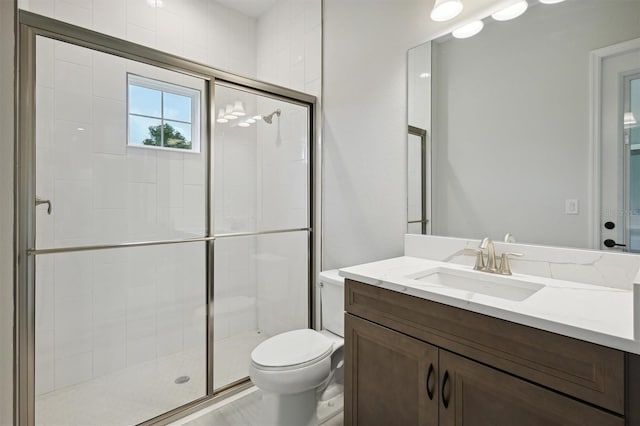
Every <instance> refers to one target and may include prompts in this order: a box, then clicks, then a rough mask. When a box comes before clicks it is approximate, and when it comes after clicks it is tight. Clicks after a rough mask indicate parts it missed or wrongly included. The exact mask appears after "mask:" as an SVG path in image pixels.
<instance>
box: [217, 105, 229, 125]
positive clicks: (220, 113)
mask: <svg viewBox="0 0 640 426" xmlns="http://www.w3.org/2000/svg"><path fill="white" fill-rule="evenodd" d="M216 122H217V123H228V122H229V120H227V119H226V118H224V108H220V111H218V119H217V120H216Z"/></svg>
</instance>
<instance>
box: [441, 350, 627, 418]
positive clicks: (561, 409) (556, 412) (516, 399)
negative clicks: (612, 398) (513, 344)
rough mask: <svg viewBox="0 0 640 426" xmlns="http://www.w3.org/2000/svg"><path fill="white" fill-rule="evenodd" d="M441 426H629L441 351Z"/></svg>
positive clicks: (595, 409) (600, 412) (587, 407)
mask: <svg viewBox="0 0 640 426" xmlns="http://www.w3.org/2000/svg"><path fill="white" fill-rule="evenodd" d="M439 376H440V388H439V389H438V391H439V393H440V410H439V414H440V425H443V426H454V425H455V426H513V425H518V426H623V425H624V420H623V419H622V417H618V416H616V415H613V414H610V413H608V412H605V411H602V410H599V409H597V408H594V407H592V406H589V405H587V404H583V403H581V402H578V401H576V400H575V399H572V398H569V397H566V396H563V395H561V394H558V393H556V392H554V391H551V390H547V389H545V388H542V387H540V386H537V385H534V384H531V383H529V382H526V381H524V380H522V379H519V378H517V377H514V376H511V375H509V374H507V373H503V372H501V371H499V370H495V369H493V368H490V367H487V366H484V365H482V364H479V363H477V362H474V361H471V360H469V359H467V358H463V357H460V356H458V355H455V354H452V353H451V352H447V351H445V350H442V349H440V371H439Z"/></svg>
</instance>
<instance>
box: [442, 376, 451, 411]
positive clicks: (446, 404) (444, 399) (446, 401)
mask: <svg viewBox="0 0 640 426" xmlns="http://www.w3.org/2000/svg"><path fill="white" fill-rule="evenodd" d="M445 387H446V388H447V395H446V396H445V392H444V388H445ZM449 394H450V391H449V371H448V370H445V372H444V377H443V378H442V389H441V395H442V405H444V408H449V396H450V395H449Z"/></svg>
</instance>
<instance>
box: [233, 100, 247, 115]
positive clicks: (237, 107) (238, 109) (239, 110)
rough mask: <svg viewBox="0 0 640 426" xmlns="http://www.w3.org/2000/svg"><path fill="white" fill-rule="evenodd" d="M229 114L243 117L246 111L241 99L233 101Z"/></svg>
mask: <svg viewBox="0 0 640 426" xmlns="http://www.w3.org/2000/svg"><path fill="white" fill-rule="evenodd" d="M231 114H233V115H235V116H237V117H244V116H245V115H246V113H245V112H244V105H243V104H242V101H235V102H234V103H233V111H232V112H231Z"/></svg>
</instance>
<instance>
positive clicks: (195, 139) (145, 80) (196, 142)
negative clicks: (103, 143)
mask: <svg viewBox="0 0 640 426" xmlns="http://www.w3.org/2000/svg"><path fill="white" fill-rule="evenodd" d="M132 85H133V86H137V87H142V88H145V89H151V90H157V91H159V92H160V93H161V95H160V96H161V100H162V101H161V104H160V116H159V117H155V116H151V115H145V114H136V113H132V112H131V86H132ZM164 93H169V94H172V95H178V96H185V97H188V98H190V99H191V122H190V123H189V122H186V121H182V120H172V119H168V118H166V117H165V116H164ZM201 99H202V91H201V90H199V89H196V88H194V87H188V86H184V85H180V84H176V83H171V82H168V81H161V80H157V79H154V78H150V77H145V76H142V75H139V74H134V73H130V72H128V73H127V117H126V120H127V147H132V148H144V149H155V150H161V151H173V152H182V153H192V154H199V153H200V135H201V131H200V127H201V125H200V123H201V110H202V108H201ZM132 115H133V116H135V117H147V118H150V119H154V120H160V123H161V125H164V124H165V122H166V121H169V122H172V121H173V122H177V123H181V124H185V125H190V126H191V149H186V148H171V147H169V146H165V145H164V144H165V140H164V134H163V135H162V146H153V145H144V144H139V143H132V141H131V132H130V120H131V116H132Z"/></svg>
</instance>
